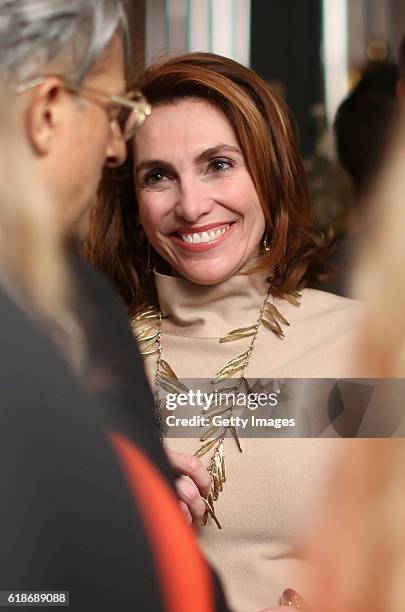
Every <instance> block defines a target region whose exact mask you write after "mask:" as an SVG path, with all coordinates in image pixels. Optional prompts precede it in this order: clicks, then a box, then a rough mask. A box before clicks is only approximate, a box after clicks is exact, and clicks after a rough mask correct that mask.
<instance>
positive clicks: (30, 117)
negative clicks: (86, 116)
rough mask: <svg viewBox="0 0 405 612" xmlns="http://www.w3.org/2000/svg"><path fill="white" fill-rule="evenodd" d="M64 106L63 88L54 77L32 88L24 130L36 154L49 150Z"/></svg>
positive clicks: (64, 110) (41, 154) (61, 118)
mask: <svg viewBox="0 0 405 612" xmlns="http://www.w3.org/2000/svg"><path fill="white" fill-rule="evenodd" d="M64 106H65V96H64V90H63V87H62V85H61V82H60V80H59V79H57V78H56V77H50V78H47V79H46V80H45V81H44V82H43V83H41V84H40V85H37V86H36V87H35V89H34V90H33V93H32V97H31V99H30V100H29V102H28V105H27V109H26V130H27V136H28V140H29V142H30V144H31V146H32V148H33V150H34V151H35V153H36V154H37V155H39V156H45V155H47V154H48V153H49V152H50V150H51V147H52V144H53V143H54V142H55V140H56V138H57V136H58V127H59V125H60V123H61V121H62V120H63V114H64V113H65V112H66V110H67V109H65V108H64Z"/></svg>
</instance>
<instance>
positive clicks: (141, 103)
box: [16, 75, 152, 141]
mask: <svg viewBox="0 0 405 612" xmlns="http://www.w3.org/2000/svg"><path fill="white" fill-rule="evenodd" d="M49 76H51V75H48V77H40V78H38V79H34V80H32V81H30V82H28V83H23V84H22V85H19V86H18V87H17V88H16V93H17V94H20V93H25V92H26V91H29V90H30V89H33V88H34V87H37V86H38V85H41V83H43V82H44V81H45V79H46V78H49ZM57 78H59V79H61V81H62V86H63V89H64V90H65V91H67V92H69V93H72V94H75V95H77V96H80V97H83V98H87V99H88V100H90V101H92V102H96V103H97V102H98V103H101V104H102V105H103V106H104V108H105V109H106V110H107V111H108V114H109V117H110V125H111V129H112V131H113V132H114V133H115V134H118V135H119V136H121V137H122V138H123V139H124V140H125V141H128V140H131V138H133V136H134V135H135V132H136V131H137V129H138V128H140V127H141V125H142V124H143V123H144V121H145V119H146V117H148V116H149V115H150V114H151V112H152V107H151V105H150V104H149V103H148V101H147V100H146V98H145V97H144V96H143V95H142V93H141V92H140V91H137V90H134V91H129V92H128V93H126V94H125V95H124V96H111V95H109V94H106V93H104V92H102V91H99V90H98V89H93V88H92V87H81V86H76V85H73V84H72V83H69V82H67V81H65V80H64V79H63V78H61V77H57Z"/></svg>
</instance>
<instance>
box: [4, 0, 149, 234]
mask: <svg viewBox="0 0 405 612" xmlns="http://www.w3.org/2000/svg"><path fill="white" fill-rule="evenodd" d="M127 41H128V34H127V22H126V17H125V12H124V10H123V7H122V4H121V2H120V1H119V0H0V78H2V79H3V80H4V81H6V82H8V83H10V84H11V85H12V86H13V87H14V90H15V92H16V95H17V96H18V104H19V112H20V117H21V121H22V122H24V126H25V130H26V136H27V146H28V147H29V148H30V152H31V158H32V162H33V164H34V166H35V168H34V170H35V171H36V174H37V176H38V177H39V178H40V180H41V182H42V183H43V185H44V187H45V189H46V191H47V193H49V195H50V196H51V197H52V198H53V199H54V201H55V205H56V204H57V206H58V214H60V216H61V222H63V224H64V225H65V226H66V228H67V229H71V228H72V227H73V226H74V225H75V224H76V223H77V222H78V221H79V220H80V219H81V217H82V215H83V213H84V211H86V210H87V209H88V205H89V203H90V202H91V201H92V200H93V199H94V196H95V193H96V191H97V186H98V183H99V180H100V176H101V171H102V168H103V166H104V165H105V164H108V165H117V164H120V163H122V162H123V161H124V159H125V154H126V153H125V139H129V138H131V137H132V135H133V133H134V131H135V129H136V127H137V125H138V124H139V123H140V121H141V120H142V119H143V118H144V117H145V110H146V112H148V107H147V106H146V105H145V104H144V102H143V101H142V99H140V98H139V95H138V94H136V93H126V83H125V75H124V60H125V53H126V50H127V48H128V47H129V45H128V42H127Z"/></svg>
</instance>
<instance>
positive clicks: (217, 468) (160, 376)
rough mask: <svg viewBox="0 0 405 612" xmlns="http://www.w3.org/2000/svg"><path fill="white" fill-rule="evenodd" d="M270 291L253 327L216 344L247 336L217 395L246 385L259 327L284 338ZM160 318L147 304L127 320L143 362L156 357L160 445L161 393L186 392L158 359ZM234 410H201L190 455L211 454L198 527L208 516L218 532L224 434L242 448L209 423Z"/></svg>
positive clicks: (291, 297)
mask: <svg viewBox="0 0 405 612" xmlns="http://www.w3.org/2000/svg"><path fill="white" fill-rule="evenodd" d="M270 292H271V289H270V288H269V290H268V292H267V294H266V297H265V299H264V302H263V305H262V307H261V309H260V312H259V316H258V318H257V321H256V323H255V324H254V325H250V326H249V327H240V328H238V329H233V330H232V331H230V332H229V333H228V334H226V335H225V336H222V337H221V338H220V339H219V342H220V343H224V342H233V341H235V340H240V339H241V338H249V337H251V340H250V343H249V346H248V348H247V349H246V350H245V351H242V352H241V353H238V354H237V355H236V356H235V357H233V358H232V359H229V360H228V361H227V362H226V363H225V364H224V365H223V366H222V367H221V368H220V369H219V370H218V372H217V373H216V374H215V376H214V377H213V378H212V380H211V385H213V386H215V389H216V390H217V391H218V393H220V394H223V393H227V394H232V395H233V397H234V398H235V397H236V395H237V394H238V393H239V392H240V389H241V388H242V387H243V385H244V383H245V382H246V381H245V378H244V373H245V370H246V368H247V366H248V365H249V361H250V357H251V355H252V352H253V348H254V344H255V341H256V338H257V336H258V333H259V329H260V326H261V325H263V327H265V328H266V329H268V330H269V331H271V332H272V333H274V334H276V336H278V337H279V338H283V337H284V332H283V329H282V325H289V322H288V321H287V319H285V318H284V317H283V315H282V314H281V313H280V312H279V311H278V309H277V308H276V307H275V306H274V304H272V303H271V302H270V294H271V293H270ZM300 297H301V295H300V293H298V292H297V291H290V292H288V293H285V294H283V295H282V296H281V298H282V299H285V300H287V301H288V302H290V303H291V304H292V305H293V306H297V307H298V306H299V305H300ZM162 318H163V316H162V313H161V312H160V310H159V309H158V308H157V306H152V305H147V306H145V307H144V308H142V309H141V310H140V311H139V312H138V313H137V314H136V315H135V316H134V317H133V318H132V319H131V326H132V328H133V330H134V333H135V337H136V339H137V341H138V343H139V347H140V351H141V354H142V356H143V357H144V358H145V359H146V358H147V357H149V356H151V355H157V362H156V370H155V375H154V384H153V400H154V409H155V410H154V412H155V414H154V421H155V424H156V425H157V426H158V427H159V429H160V434H161V442H162V444H163V434H162V412H163V405H164V400H163V401H162V399H161V391H162V390H163V391H166V392H168V393H174V394H177V393H179V392H183V393H184V392H187V391H189V389H188V387H187V386H186V385H184V384H183V383H182V382H181V380H180V379H179V378H178V376H177V375H176V373H175V372H174V370H173V368H172V367H171V366H170V365H169V363H168V362H167V361H165V360H164V359H163V358H162V343H161V338H162V334H163V331H162ZM236 373H237V374H238V380H237V381H236V383H235V384H233V385H231V386H227V387H221V388H219V387H218V386H217V385H219V384H221V383H223V382H224V381H225V380H226V379H228V378H231V377H232V376H233V375H234V374H236ZM234 409H235V404H234V403H233V404H232V403H231V405H229V403H228V401H227V402H226V407H224V405H222V404H221V403H219V404H217V403H214V405H213V406H211V407H210V408H209V409H208V410H206V411H204V414H205V415H207V419H206V420H208V428H207V429H206V430H205V431H204V432H203V433H202V435H201V437H200V442H202V444H201V446H200V447H199V448H198V449H197V450H196V452H195V453H194V454H195V455H196V456H197V457H202V456H203V455H205V454H206V453H209V452H210V451H213V454H212V456H211V460H210V465H209V467H208V468H207V469H208V471H209V473H210V476H211V490H210V493H209V495H208V497H207V498H203V500H204V503H205V509H206V510H205V515H204V517H203V519H202V521H201V524H202V525H206V524H207V521H208V517H209V516H210V517H211V518H212V519H213V520H214V521H215V523H216V525H217V527H218V528H219V529H221V528H222V527H221V524H220V522H219V520H218V517H217V516H216V513H215V507H214V502H215V501H216V500H217V499H218V497H219V494H220V493H221V492H222V490H223V485H224V483H225V482H226V476H227V474H226V465H225V449H224V439H225V438H226V437H227V436H228V434H230V435H231V436H232V438H233V439H234V441H235V443H236V445H237V448H238V450H239V452H243V449H242V445H241V442H240V438H239V434H238V431H237V428H236V427H235V426H234V425H229V426H226V427H225V426H224V425H218V426H217V425H214V424H213V422H212V419H213V417H215V416H218V415H219V414H226V413H229V416H232V415H233V412H234ZM229 422H230V423H233V419H230V420H229ZM218 430H220V431H219V433H218Z"/></svg>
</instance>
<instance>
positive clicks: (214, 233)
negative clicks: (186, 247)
mask: <svg viewBox="0 0 405 612" xmlns="http://www.w3.org/2000/svg"><path fill="white" fill-rule="evenodd" d="M229 228H230V225H227V226H225V227H221V228H220V229H217V230H210V231H208V232H201V233H199V234H198V233H194V234H181V238H182V240H184V242H188V244H201V243H203V242H213V241H214V240H217V239H218V238H220V237H221V236H222V235H223V234H225V232H226V231H227V230H228V229H229Z"/></svg>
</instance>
